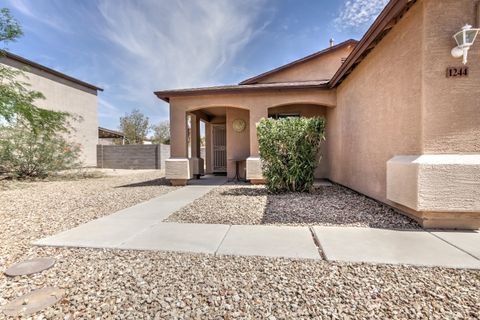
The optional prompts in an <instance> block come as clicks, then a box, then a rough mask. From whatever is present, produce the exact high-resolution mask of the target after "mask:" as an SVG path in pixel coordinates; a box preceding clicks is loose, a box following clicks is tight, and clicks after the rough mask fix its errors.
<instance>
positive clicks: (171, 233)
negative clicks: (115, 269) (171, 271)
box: [120, 223, 229, 254]
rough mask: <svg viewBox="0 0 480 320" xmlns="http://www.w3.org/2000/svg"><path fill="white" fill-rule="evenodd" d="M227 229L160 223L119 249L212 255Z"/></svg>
mask: <svg viewBox="0 0 480 320" xmlns="http://www.w3.org/2000/svg"><path fill="white" fill-rule="evenodd" d="M228 229H229V226H227V225H221V224H188V223H160V224H157V225H154V226H152V228H150V229H148V230H145V231H144V232H142V233H139V234H137V235H136V236H134V237H132V238H130V239H128V240H127V241H125V242H124V243H122V245H121V246H120V248H122V249H136V250H161V251H181V252H198V253H210V254H214V253H215V251H216V250H217V248H218V246H219V245H220V243H221V242H222V239H223V238H224V237H225V234H226V233H227V231H228Z"/></svg>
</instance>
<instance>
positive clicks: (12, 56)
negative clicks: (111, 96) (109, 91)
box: [0, 50, 103, 91]
mask: <svg viewBox="0 0 480 320" xmlns="http://www.w3.org/2000/svg"><path fill="white" fill-rule="evenodd" d="M0 53H3V54H4V56H5V57H7V58H10V59H12V60H15V61H18V62H20V63H23V64H26V65H28V66H31V67H34V68H37V69H40V70H42V71H45V72H47V73H50V74H53V75H55V76H57V77H59V78H62V79H66V80H69V81H71V82H74V83H76V84H79V85H81V86H84V87H86V88H89V89H93V90H97V91H103V89H102V88H99V87H97V86H94V85H93V84H90V83H87V82H84V81H82V80H79V79H76V78H73V77H71V76H69V75H66V74H64V73H61V72H58V71H56V70H53V69H50V68H48V67H45V66H44V65H41V64H39V63H36V62H34V61H31V60H28V59H25V58H23V57H21V56H18V55H16V54H13V53H11V52H8V51H4V50H0Z"/></svg>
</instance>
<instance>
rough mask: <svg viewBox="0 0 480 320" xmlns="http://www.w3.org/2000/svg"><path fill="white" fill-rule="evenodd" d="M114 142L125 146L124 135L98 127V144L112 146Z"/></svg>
mask: <svg viewBox="0 0 480 320" xmlns="http://www.w3.org/2000/svg"><path fill="white" fill-rule="evenodd" d="M115 141H119V142H120V143H119V144H125V134H124V133H123V132H120V131H115V130H110V129H107V128H102V127H98V144H101V145H112V144H115Z"/></svg>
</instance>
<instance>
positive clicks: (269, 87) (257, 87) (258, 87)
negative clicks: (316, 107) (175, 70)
mask: <svg viewBox="0 0 480 320" xmlns="http://www.w3.org/2000/svg"><path fill="white" fill-rule="evenodd" d="M327 85H328V81H296V82H277V83H259V84H243V85H228V86H215V87H202V88H187V89H173V90H162V91H156V92H155V95H156V96H157V97H159V98H160V99H162V100H163V101H165V102H169V100H170V98H171V97H180V96H193V95H205V94H212V93H244V92H261V91H275V90H282V91H283V90H298V89H310V88H318V89H321V88H325V89H326V88H327Z"/></svg>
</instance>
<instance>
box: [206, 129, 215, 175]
mask: <svg viewBox="0 0 480 320" xmlns="http://www.w3.org/2000/svg"><path fill="white" fill-rule="evenodd" d="M212 151H213V145H212V124H211V123H210V122H205V163H206V173H207V174H213V167H212Z"/></svg>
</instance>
